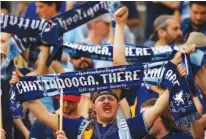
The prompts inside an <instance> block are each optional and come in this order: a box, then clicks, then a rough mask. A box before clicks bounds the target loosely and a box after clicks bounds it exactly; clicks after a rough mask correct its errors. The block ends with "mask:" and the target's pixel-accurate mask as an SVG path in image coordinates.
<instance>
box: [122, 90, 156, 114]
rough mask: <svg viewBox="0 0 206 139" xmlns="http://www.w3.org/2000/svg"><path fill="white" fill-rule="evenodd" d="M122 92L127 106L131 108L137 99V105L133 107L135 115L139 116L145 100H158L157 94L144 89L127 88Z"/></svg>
mask: <svg viewBox="0 0 206 139" xmlns="http://www.w3.org/2000/svg"><path fill="white" fill-rule="evenodd" d="M122 92H123V96H124V97H125V98H126V100H127V102H128V104H129V106H132V105H133V104H134V102H135V99H137V104H136V106H134V107H135V115H139V114H140V109H141V105H142V103H144V102H145V101H146V100H149V99H152V98H158V94H157V93H156V92H153V91H152V90H148V89H147V88H145V87H137V88H128V89H124V90H123V91H122Z"/></svg>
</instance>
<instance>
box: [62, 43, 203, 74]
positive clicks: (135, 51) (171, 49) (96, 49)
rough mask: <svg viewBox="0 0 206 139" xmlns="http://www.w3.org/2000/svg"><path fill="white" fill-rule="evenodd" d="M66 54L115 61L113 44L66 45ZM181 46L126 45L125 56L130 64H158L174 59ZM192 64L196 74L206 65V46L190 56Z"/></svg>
mask: <svg viewBox="0 0 206 139" xmlns="http://www.w3.org/2000/svg"><path fill="white" fill-rule="evenodd" d="M61 47H62V48H63V50H64V52H67V53H68V54H70V55H71V56H76V55H78V56H82V57H87V58H91V59H96V60H105V61H113V44H101V45H81V44H72V43H68V44H64V45H62V46H61ZM180 49H181V48H180V47H179V46H173V45H171V46H163V47H146V46H136V45H129V44H126V48H125V56H126V59H127V61H128V62H135V63H139V62H156V61H166V60H170V59H171V58H173V56H174V54H175V53H176V52H177V51H180ZM189 60H190V63H191V64H192V65H193V67H194V68H193V72H194V73H196V72H197V71H198V70H199V69H200V68H201V67H202V66H203V65H204V64H206V46H203V47H198V48H196V51H195V52H194V53H192V54H191V55H190V56H189Z"/></svg>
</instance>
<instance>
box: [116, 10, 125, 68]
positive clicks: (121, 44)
mask: <svg viewBox="0 0 206 139" xmlns="http://www.w3.org/2000/svg"><path fill="white" fill-rule="evenodd" d="M114 17H115V21H116V29H115V36H114V48H113V63H114V65H125V64H127V61H126V58H125V41H124V27H125V24H126V23H127V18H128V9H127V7H125V6H124V7H122V8H120V9H118V10H117V11H116V12H115V14H114Z"/></svg>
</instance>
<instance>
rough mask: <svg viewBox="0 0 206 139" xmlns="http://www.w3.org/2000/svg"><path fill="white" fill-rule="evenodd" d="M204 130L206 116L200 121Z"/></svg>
mask: <svg viewBox="0 0 206 139" xmlns="http://www.w3.org/2000/svg"><path fill="white" fill-rule="evenodd" d="M199 122H200V124H201V125H202V126H203V128H206V114H204V115H202V118H201V119H200V120H199Z"/></svg>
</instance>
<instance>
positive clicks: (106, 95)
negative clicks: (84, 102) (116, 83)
mask: <svg viewBox="0 0 206 139" xmlns="http://www.w3.org/2000/svg"><path fill="white" fill-rule="evenodd" d="M102 97H114V98H115V96H113V95H112V94H104V95H100V96H99V97H97V99H98V98H102Z"/></svg>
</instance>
